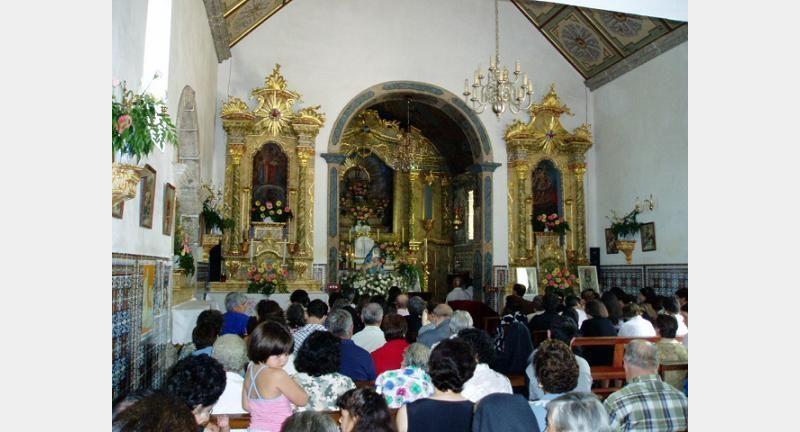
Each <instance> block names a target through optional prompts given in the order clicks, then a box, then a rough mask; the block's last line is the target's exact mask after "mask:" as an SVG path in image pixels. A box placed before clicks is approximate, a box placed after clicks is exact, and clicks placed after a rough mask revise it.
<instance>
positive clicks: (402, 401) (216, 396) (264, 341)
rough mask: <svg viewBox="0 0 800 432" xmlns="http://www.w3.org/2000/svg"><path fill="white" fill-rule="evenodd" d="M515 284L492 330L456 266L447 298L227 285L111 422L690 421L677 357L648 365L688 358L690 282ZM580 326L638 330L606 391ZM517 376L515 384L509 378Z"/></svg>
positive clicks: (597, 331)
mask: <svg viewBox="0 0 800 432" xmlns="http://www.w3.org/2000/svg"><path fill="white" fill-rule="evenodd" d="M513 291H514V292H513V294H511V295H509V296H507V297H506V298H505V302H504V303H505V305H504V308H503V309H502V311H501V313H500V314H499V315H500V316H499V317H498V321H497V322H498V323H499V324H497V325H496V326H494V325H493V326H492V328H491V329H489V330H490V331H487V330H486V329H484V328H482V324H483V323H482V322H478V321H479V320H480V321H482V319H480V317H479V318H475V317H474V316H473V315H474V314H473V313H471V311H467V310H461V309H458V308H457V310H454V306H456V305H459V304H460V303H464V302H467V303H469V302H471V300H472V299H473V288H472V286H471V284H469V281H465V282H462V281H461V280H460V279H459V278H456V280H455V281H454V288H453V290H452V291H451V292H450V294H448V296H447V302H445V303H438V304H437V303H435V302H433V301H426V300H425V299H424V298H422V297H421V296H418V295H414V293H402V292H401V291H400V289H399V288H397V287H392V289H391V290H389V293H388V295H387V296H380V295H376V296H367V295H364V296H359V295H358V294H357V293H356V292H355V291H354V290H352V289H350V288H348V287H344V288H343V289H342V290H341V291H339V292H331V293H330V294H329V298H328V302H327V303H326V302H325V301H323V300H319V299H315V300H310V299H309V296H308V293H307V292H306V291H303V290H297V291H294V292H293V293H292V295H291V298H290V301H291V304H290V305H289V306H288V307H287V308H286V310H284V309H283V308H281V307H280V305H279V304H278V303H277V302H275V301H273V300H261V301H260V302H259V303H258V304H257V305H256V308H255V312H256V316H249V315H248V314H247V313H246V311H247V297H246V296H245V295H244V294H243V293H240V292H232V293H230V294H228V295H227V296H226V298H225V309H226V311H225V312H224V313H223V312H220V311H217V310H206V311H203V312H202V313H200V315H199V316H198V317H197V321H196V326H195V328H194V330H193V331H192V342H191V343H189V344H186V345H183V346H182V347H181V349H180V352H179V353H178V361H177V363H176V364H175V365H174V366H172V367H171V368H170V370H169V371H168V374H167V378H166V382H165V384H164V385H163V386H162V388H160V389H144V390H139V391H135V392H133V393H131V394H128V395H127V396H126V397H125V398H124V399H123V400H121V401H117V403H115V405H114V408H113V412H114V413H113V416H114V417H113V429H114V430H115V431H123V432H125V431H146V430H170V431H179V432H180V431H184V430H185V431H198V430H206V431H223V432H224V431H228V430H231V425H230V419H229V416H231V415H238V414H245V413H248V414H249V429H248V430H250V431H270V432H297V431H312V432H316V431H319V432H334V431H340V430H341V431H343V432H351V431H355V432H358V431H379V432H380V431H386V432H389V431H393V432H406V431H409V432H425V431H430V432H451V431H452V432H468V431H473V432H483V431H487V432H492V431H504V432H514V431H533V432H536V431H545V430H547V431H550V432H567V431H572V432H577V431H587V432H588V431H601V432H603V431H684V430H687V429H688V406H687V395H688V372H687V371H686V370H673V371H668V372H665V373H664V378H663V379H662V375H661V374H659V365H661V364H669V363H687V364H688V291H687V290H686V289H681V290H678V291H677V292H676V293H675V295H674V296H659V295H657V294H656V293H655V291H654V290H652V289H642V290H640V291H639V293H638V296H633V295H631V294H628V293H626V292H625V291H623V290H621V289H619V288H612V289H611V290H609V291H606V292H604V293H603V294H602V295H599V293H597V292H595V291H593V290H584V291H583V292H581V294H580V297H578V296H566V297H562V296H559V295H556V294H546V295H543V296H535V297H533V298H532V299H530V300H528V299H526V298H525V297H526V295H525V287H524V286H521V285H515V286H514V289H513ZM528 297H530V296H528ZM580 337H626V338H633V339H632V340H631V341H630V342H628V343H627V345H626V346H625V353H624V370H625V380H624V382H620V383H617V384H618V386H619V387H620V388H619V390H616V391H614V392H612V393H610V394H608V395H607V397H606V398H605V400H602V399H601V398H600V397H598V396H597V395H596V394H595V393H593V388H596V387H597V386H599V385H604V384H606V385H607V384H608V383H601V382H598V381H597V380H593V378H592V369H593V368H602V367H607V366H610V365H611V364H612V361H613V356H614V352H613V347H609V346H584V347H579V346H574V342H575V340H576V338H580ZM637 338H639V339H637ZM648 339H649V340H648ZM650 340H653V342H651V341H650ZM515 376H520V377H524V382H525V384H526V385H524V386H519V385H515V386H512V380H511V379H510V377H515ZM334 412H336V413H338V415H337V416H335V417H334V416H332V415H331V413H334ZM334 418H337V419H338V424H337V421H335V420H334Z"/></svg>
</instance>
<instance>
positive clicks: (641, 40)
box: [203, 0, 688, 90]
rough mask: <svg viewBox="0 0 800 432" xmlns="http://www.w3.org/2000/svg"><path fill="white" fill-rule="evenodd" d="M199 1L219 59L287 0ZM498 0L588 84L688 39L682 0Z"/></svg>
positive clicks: (600, 82) (598, 83) (592, 86)
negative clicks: (517, 13)
mask: <svg viewBox="0 0 800 432" xmlns="http://www.w3.org/2000/svg"><path fill="white" fill-rule="evenodd" d="M203 1H204V3H205V6H206V12H207V14H208V20H209V25H210V27H211V33H212V35H213V37H214V43H215V47H216V50H217V58H218V60H219V61H220V62H222V61H223V60H225V59H227V58H229V57H230V56H231V51H230V49H231V48H232V47H233V46H235V45H236V44H237V43H238V42H239V41H241V40H242V39H244V38H245V37H247V35H248V34H250V33H251V32H252V31H253V30H255V29H256V28H257V27H258V26H260V25H261V24H263V23H264V22H265V21H267V20H268V19H269V18H270V17H272V16H274V15H275V14H276V13H279V12H280V10H281V9H282V8H283V7H285V6H286V5H288V4H289V3H291V2H292V0H203ZM295 1H302V0H295ZM488 1H491V0H487V2H488ZM503 1H510V2H511V3H513V4H514V5H515V6H516V7H517V9H518V10H519V11H520V13H522V14H523V15H524V16H525V17H526V18H527V19H528V21H530V23H531V24H532V25H533V26H534V27H536V29H537V30H539V31H540V32H541V33H542V34H543V35H544V36H545V38H546V39H547V40H548V41H550V43H551V44H552V45H553V46H554V47H555V48H556V49H557V50H558V51H559V52H560V53H561V55H562V56H563V57H564V58H565V59H566V60H567V61H568V62H569V63H570V64H571V65H572V66H573V67H574V68H575V70H577V71H578V72H579V73H580V74H581V75H582V76H583V77H584V79H585V80H586V85H587V86H588V87H589V88H590V89H592V90H594V89H596V88H598V87H600V86H602V85H603V84H605V83H608V82H610V81H611V80H613V79H615V78H616V77H618V76H620V75H622V74H624V73H626V72H627V71H629V70H631V69H633V68H635V67H637V66H639V65H641V64H643V63H645V62H647V61H648V60H650V59H652V58H654V57H656V56H658V55H659V54H661V53H662V52H665V51H667V50H669V49H671V48H673V47H675V46H677V45H680V44H681V43H683V42H685V41H686V40H688V23H687V22H686V20H687V17H688V3H687V0H568V1H563V0H562V1H555V2H540V1H533V0H503Z"/></svg>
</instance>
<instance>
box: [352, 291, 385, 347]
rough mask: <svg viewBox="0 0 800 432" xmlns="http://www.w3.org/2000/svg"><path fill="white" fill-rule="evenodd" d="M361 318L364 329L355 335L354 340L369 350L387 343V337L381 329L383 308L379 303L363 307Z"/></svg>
mask: <svg viewBox="0 0 800 432" xmlns="http://www.w3.org/2000/svg"><path fill="white" fill-rule="evenodd" d="M361 320H362V321H364V329H363V330H361V331H360V332H358V333H356V334H354V335H353V342H354V343H355V344H356V345H358V346H360V347H361V348H364V349H365V350H367V351H369V352H373V351H375V350H376V349H378V348H380V347H382V346H383V345H384V344H386V337H385V336H384V335H383V331H382V330H381V321H382V320H383V308H382V307H381V305H379V304H378V303H369V304H367V305H366V306H364V309H361Z"/></svg>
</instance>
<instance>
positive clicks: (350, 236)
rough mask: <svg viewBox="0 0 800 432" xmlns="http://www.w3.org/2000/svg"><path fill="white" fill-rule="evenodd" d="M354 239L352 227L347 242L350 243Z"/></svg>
mask: <svg viewBox="0 0 800 432" xmlns="http://www.w3.org/2000/svg"><path fill="white" fill-rule="evenodd" d="M352 241H353V228H350V229H349V230H347V242H348V243H349V242H352Z"/></svg>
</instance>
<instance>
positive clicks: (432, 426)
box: [397, 338, 476, 432]
mask: <svg viewBox="0 0 800 432" xmlns="http://www.w3.org/2000/svg"><path fill="white" fill-rule="evenodd" d="M475 366H476V360H475V354H474V353H473V352H472V347H471V346H470V345H469V344H468V343H466V342H464V341H463V340H461V339H459V338H455V339H445V340H444V341H442V342H441V343H439V345H436V348H434V349H433V351H432V352H431V357H430V359H429V360H428V374H429V375H430V376H431V381H432V382H433V386H434V387H435V388H436V391H435V392H434V394H433V396H431V397H429V398H425V399H418V400H416V401H414V402H411V403H410V404H407V405H404V406H402V407H401V408H400V409H399V410H398V411H397V430H398V432H470V431H471V430H472V411H473V404H472V402H470V401H469V400H468V399H466V398H464V397H463V396H461V390H462V389H463V388H464V383H465V382H467V380H469V379H470V378H472V374H473V373H474V372H475Z"/></svg>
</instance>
